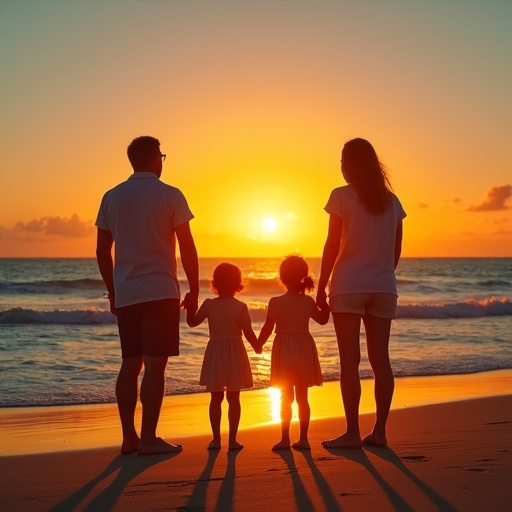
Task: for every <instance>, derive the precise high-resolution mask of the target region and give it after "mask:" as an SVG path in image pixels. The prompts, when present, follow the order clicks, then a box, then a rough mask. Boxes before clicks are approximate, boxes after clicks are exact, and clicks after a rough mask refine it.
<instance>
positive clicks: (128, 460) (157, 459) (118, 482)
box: [50, 453, 179, 512]
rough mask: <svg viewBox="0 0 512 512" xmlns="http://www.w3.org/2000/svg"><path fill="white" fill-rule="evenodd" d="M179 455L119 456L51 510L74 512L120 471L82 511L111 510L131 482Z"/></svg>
mask: <svg viewBox="0 0 512 512" xmlns="http://www.w3.org/2000/svg"><path fill="white" fill-rule="evenodd" d="M177 455H179V453H167V454H159V455H147V456H144V457H139V456H137V455H118V456H117V457H116V458H115V459H114V460H112V462H111V463H110V464H109V465H108V466H107V467H106V468H105V469H104V470H103V471H102V472H101V473H100V474H99V475H98V476H96V477H94V478H93V479H92V480H91V481H89V482H87V483H86V484H85V485H83V486H82V487H81V488H80V489H78V490H77V491H75V492H74V493H73V494H71V495H70V496H68V497H67V498H66V499H65V500H64V501H62V502H61V503H59V504H58V505H56V506H55V507H53V508H52V509H50V512H68V511H69V510H74V509H75V508H76V507H78V505H79V504H80V503H81V502H82V501H84V500H85V499H86V498H87V497H88V496H89V494H90V493H91V491H92V490H93V489H94V488H95V487H96V486H97V485H98V484H99V483H100V482H101V481H102V480H104V479H105V478H108V477H109V475H112V474H113V473H115V472H116V471H118V470H119V471H118V473H117V475H116V476H115V478H114V480H113V481H112V483H110V485H108V487H106V488H105V489H103V491H101V492H100V493H99V494H98V495H97V496H96V497H95V498H94V499H93V500H92V501H91V502H90V503H89V504H88V505H87V506H85V507H84V508H83V509H82V510H86V511H97V510H111V509H112V508H113V507H114V505H115V504H116V502H117V500H118V499H119V497H120V496H121V494H122V493H123V490H124V489H125V487H126V486H127V485H128V484H129V483H130V481H131V480H133V479H134V478H135V477H137V476H138V475H140V474H141V473H143V472H144V471H146V470H147V469H148V468H150V467H151V466H154V465H156V464H160V463H161V462H164V461H166V460H169V459H172V458H174V457H176V456H177Z"/></svg>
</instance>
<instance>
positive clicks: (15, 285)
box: [0, 278, 283, 295]
mask: <svg viewBox="0 0 512 512" xmlns="http://www.w3.org/2000/svg"><path fill="white" fill-rule="evenodd" d="M199 286H200V289H201V290H211V280H210V279H201V280H200V281H199ZM180 287H181V288H182V289H187V288H188V283H187V282H186V281H185V280H180ZM244 287H245V291H246V292H247V291H250V292H252V293H267V294H275V293H282V291H283V289H282V288H281V287H280V285H279V281H278V280H277V279H257V278H246V279H244ZM81 291H82V292H83V291H86V292H87V291H98V292H100V293H103V292H105V291H106V288H105V283H104V282H103V281H102V280H101V279H93V278H83V279H69V280H66V279H57V280H49V281H42V280H41V281H23V282H15V281H14V282H6V281H4V282H0V295H41V294H44V295H61V294H63V293H73V292H81Z"/></svg>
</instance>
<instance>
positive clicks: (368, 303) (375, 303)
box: [329, 293, 397, 318]
mask: <svg viewBox="0 0 512 512" xmlns="http://www.w3.org/2000/svg"><path fill="white" fill-rule="evenodd" d="M329 303H330V306H331V311H332V312H333V313H354V314H356V315H372V316H377V317H380V318H396V305H397V296H396V295H394V294H393V293H345V294H342V295H334V296H333V297H331V299H330V301H329Z"/></svg>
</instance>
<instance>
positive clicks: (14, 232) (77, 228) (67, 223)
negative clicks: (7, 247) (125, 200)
mask: <svg viewBox="0 0 512 512" xmlns="http://www.w3.org/2000/svg"><path fill="white" fill-rule="evenodd" d="M93 232H94V226H93V225H92V223H91V222H90V221H82V220H80V219H79V218H78V215H77V214H76V213H74V214H73V215H71V217H69V218H63V217H41V218H40V219H33V220H30V221H28V222H17V223H16V226H15V227H14V228H12V229H9V228H5V227H3V226H2V227H1V229H0V237H1V238H3V239H26V238H30V237H37V236H51V237H61V238H88V237H90V236H91V235H92V233H93Z"/></svg>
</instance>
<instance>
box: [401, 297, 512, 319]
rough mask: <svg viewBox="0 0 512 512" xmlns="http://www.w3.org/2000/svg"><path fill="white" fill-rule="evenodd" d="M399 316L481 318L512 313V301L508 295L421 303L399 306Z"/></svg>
mask: <svg viewBox="0 0 512 512" xmlns="http://www.w3.org/2000/svg"><path fill="white" fill-rule="evenodd" d="M397 314H398V318H431V319H448V318H481V317H486V316H509V315H512V301H510V300H509V299H508V298H507V297H503V298H501V299H497V298H494V297H491V298H486V299H481V300H477V299H470V300H468V301H466V302H455V303H421V304H407V305H399V306H398V312H397Z"/></svg>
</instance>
